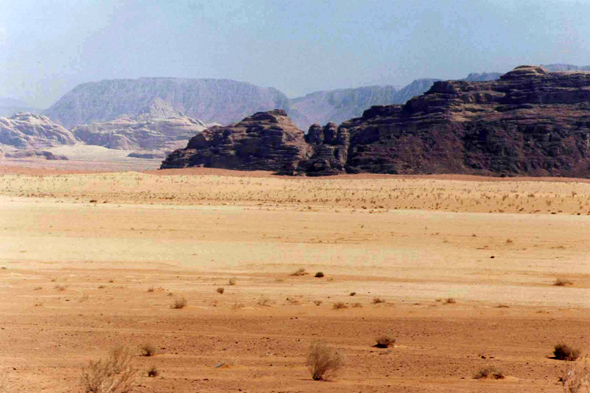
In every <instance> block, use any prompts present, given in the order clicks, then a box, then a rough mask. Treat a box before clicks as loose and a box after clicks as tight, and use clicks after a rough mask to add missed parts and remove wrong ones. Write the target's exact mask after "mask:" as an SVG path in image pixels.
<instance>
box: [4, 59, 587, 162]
mask: <svg viewBox="0 0 590 393" xmlns="http://www.w3.org/2000/svg"><path fill="white" fill-rule="evenodd" d="M544 67H545V69H547V70H549V71H576V70H588V69H590V66H584V67H578V66H574V65H569V64H549V65H545V66H544ZM500 75H501V74H500V73H496V72H493V73H485V72H484V73H471V74H469V75H468V76H467V77H466V78H464V79H462V80H464V81H468V82H477V81H494V80H498V79H499V77H500ZM438 80H439V79H434V78H423V79H416V80H414V81H413V82H412V83H410V84H409V85H407V86H405V87H403V88H396V87H394V86H365V87H359V88H349V89H337V90H329V91H317V92H313V93H310V94H307V95H305V96H303V97H298V98H293V99H289V98H288V97H287V96H286V95H285V94H283V93H282V92H281V91H279V90H277V89H274V88H272V87H260V86H256V85H253V84H250V83H245V82H238V81H233V80H228V79H186V78H139V79H114V80H103V81H100V82H89V83H84V84H81V85H78V86H76V87H75V88H74V89H73V90H72V91H70V92H69V93H67V94H66V95H65V96H63V97H62V98H61V99H59V100H58V101H57V102H56V103H55V104H53V105H52V106H51V107H50V108H49V109H47V110H45V111H44V112H43V115H45V116H47V117H48V118H49V119H51V120H52V121H53V122H55V123H57V124H51V125H49V126H48V127H50V128H52V129H55V128H56V127H57V125H61V126H63V127H64V128H65V129H70V130H73V129H74V128H76V129H77V131H76V132H75V133H74V134H75V135H76V136H77V139H78V140H80V141H82V142H84V143H87V144H95V145H100V146H104V147H107V148H111V149H112V148H115V149H130V150H136V149H140V150H153V149H156V150H157V149H160V150H161V149H166V150H169V149H170V148H171V147H173V146H172V145H171V142H174V141H179V140H188V139H189V138H190V137H191V136H192V135H189V134H190V133H193V132H195V133H196V132H199V131H200V130H201V129H202V128H203V124H205V123H214V122H215V123H219V124H231V123H237V122H239V121H241V120H242V119H244V118H246V117H248V116H250V115H252V114H253V113H257V112H262V111H268V110H273V109H282V110H284V111H285V112H286V113H287V114H288V115H289V117H290V118H291V119H292V121H293V123H294V124H295V125H296V126H297V127H298V128H300V129H302V130H304V131H307V130H308V129H309V127H310V126H311V125H312V124H314V123H319V124H326V123H328V122H333V123H336V124H340V123H342V122H344V121H347V120H349V119H353V118H357V117H361V116H362V114H363V112H364V111H365V110H367V109H368V108H370V107H372V106H375V105H401V104H404V103H406V102H407V101H408V100H410V99H411V98H412V97H415V96H419V95H421V94H423V93H425V92H426V91H428V90H429V89H430V88H431V87H432V85H433V84H434V82H436V81H438ZM22 111H27V112H39V111H37V110H35V109H32V108H30V107H29V106H28V104H27V103H25V102H22V101H19V100H13V99H0V115H2V114H4V115H5V116H8V115H11V114H12V113H14V112H22ZM23 119H29V120H31V121H33V123H35V124H33V123H32V124H31V127H30V128H31V129H33V130H35V129H37V128H38V125H37V124H36V122H38V118H36V117H31V116H29V117H22V116H21V118H20V120H19V127H20V128H19V129H20V130H23V129H24V128H26V127H25V124H24V123H23V121H24V120H23ZM49 119H47V118H45V120H44V121H45V122H48V121H49ZM164 119H179V120H177V121H165V120H164ZM5 123H6V124H8V123H9V121H8V120H7V121H5ZM91 124H96V126H89V125H91ZM163 124H167V125H166V126H163ZM195 125H197V126H196V127H194V126H195ZM23 127H24V128H23ZM162 127H164V128H166V130H165V131H164V132H161V131H162V130H164V128H162ZM8 129H9V127H8V126H7V127H5V128H4V131H3V133H4V134H5V135H3V136H0V137H2V140H3V143H4V144H9V145H12V146H14V147H16V148H21V149H22V148H31V147H32V146H34V145H40V146H45V145H47V141H46V138H44V137H43V138H41V139H40V140H39V141H33V139H34V138H35V136H34V135H35V132H33V133H32V134H31V135H29V136H27V137H26V138H25V137H23V135H20V134H19V135H20V136H19V137H18V138H17V137H15V135H16V133H15V132H14V131H13V130H11V131H10V133H9V131H8ZM177 131H178V133H179V135H177V136H175V135H173V134H175V132H177ZM187 132H188V133H187ZM9 141H12V142H10V143H9ZM56 141H58V140H55V141H54V142H53V143H54V144H55V143H59V142H56ZM68 143H71V140H68ZM162 151H164V150H162Z"/></svg>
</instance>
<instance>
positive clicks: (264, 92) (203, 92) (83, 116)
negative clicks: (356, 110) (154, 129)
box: [44, 78, 289, 128]
mask: <svg viewBox="0 0 590 393" xmlns="http://www.w3.org/2000/svg"><path fill="white" fill-rule="evenodd" d="M276 108H280V109H288V108H289V99H288V98H287V97H286V96H285V95H284V94H283V93H281V92H280V91H278V90H276V89H273V88H267V87H259V86H255V85H252V84H249V83H244V82H237V81H232V80H228V79H182V78H139V79H115V80H104V81H101V82H90V83H84V84H81V85H78V86H76V87H75V88H74V89H73V90H72V91H70V92H69V93H67V94H66V95H64V96H63V97H62V98H61V99H60V100H59V101H57V102H56V103H55V104H53V105H52V106H51V107H50V108H49V109H47V110H46V111H45V112H44V114H45V115H47V116H49V117H50V118H51V119H53V120H54V121H56V122H58V123H59V124H61V125H63V126H64V127H66V128H71V127H73V126H76V125H80V124H91V123H97V122H108V121H112V120H115V119H117V118H119V117H121V116H122V115H128V116H131V117H134V116H137V115H140V114H144V113H148V114H151V115H152V116H156V117H160V118H165V117H174V116H179V115H186V116H188V117H191V118H195V119H201V120H202V121H204V122H206V123H210V122H217V123H221V124H229V123H232V122H235V121H238V120H240V119H242V118H243V117H244V116H247V115H248V114H251V113H254V112H258V111H264V110H271V109H276Z"/></svg>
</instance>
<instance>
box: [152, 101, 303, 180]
mask: <svg viewBox="0 0 590 393" xmlns="http://www.w3.org/2000/svg"><path fill="white" fill-rule="evenodd" d="M310 153H311V149H310V146H309V145H308V144H307V143H306V142H305V138H304V134H303V132H302V131H301V130H299V129H298V128H297V127H295V125H294V124H293V123H292V122H291V120H290V119H289V117H287V113H286V112H285V111H283V110H281V109H277V110H273V111H270V112H258V113H256V114H254V115H252V116H250V117H247V118H245V119H244V120H242V121H241V122H239V123H237V124H235V125H231V126H225V127H224V126H217V127H211V128H208V129H207V130H205V131H203V132H201V133H200V134H198V135H196V136H195V137H194V138H192V139H191V140H190V141H189V143H188V146H187V147H186V149H180V150H176V151H174V152H172V153H171V154H170V155H169V156H168V157H167V158H166V160H165V161H164V162H163V163H162V168H184V167H188V166H204V167H212V168H232V169H242V170H266V171H282V170H285V169H286V168H291V167H294V163H295V164H296V163H297V162H298V161H300V160H303V159H307V158H309V157H310V155H311V154H310Z"/></svg>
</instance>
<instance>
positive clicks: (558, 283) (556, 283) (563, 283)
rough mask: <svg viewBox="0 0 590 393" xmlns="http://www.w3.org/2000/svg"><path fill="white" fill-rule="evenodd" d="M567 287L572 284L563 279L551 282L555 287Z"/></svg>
mask: <svg viewBox="0 0 590 393" xmlns="http://www.w3.org/2000/svg"><path fill="white" fill-rule="evenodd" d="M568 285H573V282H571V281H569V280H566V279H564V278H556V279H555V281H554V282H553V286H556V287H565V286H568Z"/></svg>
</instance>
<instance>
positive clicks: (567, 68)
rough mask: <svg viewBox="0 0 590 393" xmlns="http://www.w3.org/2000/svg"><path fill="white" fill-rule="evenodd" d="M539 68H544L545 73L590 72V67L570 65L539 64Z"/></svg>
mask: <svg viewBox="0 0 590 393" xmlns="http://www.w3.org/2000/svg"><path fill="white" fill-rule="evenodd" d="M541 67H543V68H545V69H546V70H547V71H550V72H560V71H563V72H565V71H590V66H581V67H580V66H576V65H572V64H561V63H554V64H541Z"/></svg>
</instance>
